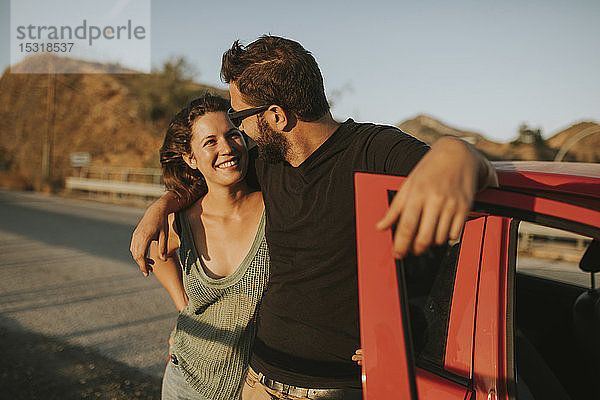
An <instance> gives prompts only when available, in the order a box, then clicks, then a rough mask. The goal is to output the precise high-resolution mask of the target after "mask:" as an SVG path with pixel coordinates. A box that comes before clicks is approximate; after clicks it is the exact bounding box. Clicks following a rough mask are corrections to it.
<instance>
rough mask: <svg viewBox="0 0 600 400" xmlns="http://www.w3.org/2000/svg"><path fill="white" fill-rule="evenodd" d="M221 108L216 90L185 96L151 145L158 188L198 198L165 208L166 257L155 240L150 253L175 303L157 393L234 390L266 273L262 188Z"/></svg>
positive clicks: (210, 395) (211, 394) (225, 398)
mask: <svg viewBox="0 0 600 400" xmlns="http://www.w3.org/2000/svg"><path fill="white" fill-rule="evenodd" d="M228 108H229V102H228V101H227V100H225V99H223V98H221V97H217V96H211V95H205V96H203V97H201V98H199V99H196V100H194V101H192V102H191V103H190V105H189V106H188V107H186V108H185V109H183V110H182V111H180V112H179V113H178V114H177V115H176V116H175V118H174V119H173V120H172V121H171V123H170V124H169V128H168V130H167V133H166V136H165V140H164V144H163V146H162V148H161V150H160V159H161V164H162V168H163V176H164V181H165V185H166V186H167V188H168V189H169V190H172V191H175V192H176V193H177V194H178V195H179V196H180V198H181V199H182V200H184V202H185V203H187V204H190V203H191V202H192V201H193V200H194V199H198V200H197V201H195V202H194V203H191V205H190V206H189V207H188V208H187V209H185V210H183V211H181V212H178V213H176V214H175V215H171V216H170V220H169V225H170V229H169V238H168V246H169V248H168V249H167V254H168V257H167V260H166V261H161V260H160V259H159V257H158V249H157V246H156V243H155V244H154V245H153V247H152V248H151V252H150V256H151V258H152V259H153V260H154V262H155V263H154V265H153V268H152V269H153V272H154V274H155V275H156V277H157V278H158V279H159V281H160V282H161V284H162V285H163V286H164V287H165V288H166V289H167V291H168V292H169V294H170V295H171V297H172V299H173V301H174V303H175V305H176V307H177V309H178V310H179V311H180V314H179V317H178V319H177V325H176V328H175V330H174V331H173V333H172V335H171V339H172V340H171V342H172V345H171V349H170V351H171V359H170V361H169V363H168V365H167V368H166V370H165V375H164V378H163V389H162V398H163V399H210V400H229V399H235V398H238V397H239V392H240V389H241V386H242V379H243V376H244V373H245V369H246V367H247V364H248V360H249V357H250V352H251V345H252V342H253V340H254V333H255V324H254V322H255V321H254V316H255V311H256V307H257V304H258V302H259V300H260V298H261V297H262V293H263V290H264V288H265V286H266V283H267V279H268V268H269V256H268V249H267V245H266V241H265V238H264V222H265V221H264V218H265V217H264V204H263V199H262V194H261V192H260V191H258V190H256V189H254V188H251V187H250V186H249V185H248V183H247V181H246V179H245V177H246V172H247V170H248V151H247V148H246V144H245V142H244V138H243V136H242V134H241V133H240V131H239V130H237V129H236V128H235V127H234V126H233V124H232V123H231V122H230V121H229V119H228V118H227V115H226V111H227V110H228ZM177 249H179V252H178V253H179V255H178V254H177V253H176V250H177ZM179 259H180V260H181V264H180V262H179Z"/></svg>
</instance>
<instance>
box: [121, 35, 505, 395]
mask: <svg viewBox="0 0 600 400" xmlns="http://www.w3.org/2000/svg"><path fill="white" fill-rule="evenodd" d="M221 75H222V77H223V79H224V80H225V81H226V82H227V83H229V93H230V96H231V105H232V112H231V113H230V118H231V119H232V121H233V122H234V123H235V124H238V125H239V126H240V128H241V129H242V130H243V131H244V132H246V133H247V134H248V135H249V136H250V137H251V138H252V139H254V140H255V141H256V143H257V145H258V153H259V159H257V161H256V166H255V167H256V173H257V177H258V180H259V183H260V185H261V188H262V191H263V196H264V199H265V207H266V210H267V233H266V235H267V242H268V245H269V248H270V253H271V276H270V283H269V287H268V289H267V291H266V292H265V295H264V297H263V300H262V304H261V307H260V310H259V315H258V333H257V338H256V341H255V347H254V355H253V357H252V360H251V363H250V366H251V368H250V370H249V373H248V378H247V380H246V386H245V387H244V389H243V394H242V395H243V398H244V399H263V398H264V399H270V398H272V397H271V395H275V396H280V395H281V393H284V396H291V397H290V398H298V397H299V398H323V399H325V398H331V399H334V398H336V399H337V398H340V399H351V398H352V399H353V398H361V391H360V384H361V383H360V369H359V368H358V367H357V366H356V365H355V364H354V363H353V362H352V360H351V357H352V354H353V353H354V351H355V350H356V349H358V348H359V347H360V340H359V321H358V293H357V273H356V270H357V268H356V243H355V241H356V231H355V218H354V194H353V190H354V189H353V172H355V171H357V170H368V171H373V172H381V173H389V174H401V175H409V178H408V179H407V181H406V183H405V184H404V185H403V186H402V187H401V188H400V189H399V191H398V194H397V195H396V197H395V198H394V200H393V202H392V204H391V206H390V209H389V211H388V213H387V214H386V215H385V216H384V217H383V219H382V220H381V221H380V223H379V225H378V228H379V229H388V228H390V227H391V226H392V225H393V224H397V229H396V236H395V238H394V255H395V256H396V257H397V258H402V257H404V255H406V254H407V252H409V251H412V252H413V253H415V254H420V253H422V252H423V251H424V250H425V249H426V248H427V247H429V246H430V245H432V244H443V243H445V242H446V241H447V240H448V239H449V238H457V237H458V236H459V235H460V232H461V230H462V226H463V224H464V221H465V218H466V215H467V213H468V211H469V208H470V206H471V202H472V200H473V197H474V194H475V192H476V190H477V189H481V188H484V187H486V186H487V185H489V184H495V183H496V177H495V173H494V170H493V168H492V167H491V164H490V163H489V162H488V161H487V160H486V159H485V158H484V157H482V156H481V155H479V153H477V152H476V151H474V150H473V149H472V148H471V147H470V146H468V145H467V144H466V143H464V142H462V141H461V140H459V139H455V138H442V139H440V140H439V141H438V142H437V143H436V144H435V145H434V146H433V148H432V149H431V150H429V148H428V147H427V146H426V145H425V144H423V143H422V142H420V141H418V140H416V139H414V138H413V137H411V136H409V135H406V134H404V133H403V132H401V131H399V130H398V129H396V128H393V127H386V126H378V125H373V124H358V123H355V122H354V121H352V120H347V121H346V122H344V123H339V122H336V121H335V120H334V119H333V118H332V116H331V113H330V111H329V106H328V103H327V99H326V97H325V92H324V87H323V79H322V76H321V72H320V70H319V68H318V65H317V63H316V61H315V60H314V58H313V57H312V55H311V54H310V53H309V52H308V51H307V50H305V49H304V48H303V47H302V46H301V45H300V44H299V43H297V42H294V41H292V40H288V39H284V38H280V37H275V36H262V37H261V38H259V39H258V40H256V41H255V42H253V43H251V44H249V45H248V46H241V45H240V44H239V43H238V42H237V41H236V42H235V43H234V44H233V46H232V47H231V49H229V50H228V51H227V52H225V54H224V55H223V63H222V68H221ZM233 110H235V111H233ZM179 207H181V205H179V204H178V203H177V199H176V198H175V197H174V196H173V195H171V194H168V195H165V197H163V199H160V200H159V201H157V202H156V203H155V204H154V205H153V206H151V208H149V210H148V211H147V212H146V215H145V216H144V219H143V220H142V222H141V223H140V225H139V226H138V228H136V231H135V232H134V235H133V238H132V244H131V251H132V254H133V256H134V258H135V260H136V262H138V264H139V265H140V267H141V268H142V271H144V272H145V269H146V261H145V253H146V248H147V245H148V242H149V241H150V240H151V239H153V238H155V237H156V235H157V234H158V235H159V247H160V248H162V247H163V246H164V242H165V239H164V234H163V233H162V232H161V231H160V229H158V230H157V229H156V226H157V225H158V224H159V221H164V220H165V217H164V215H165V214H168V213H169V212H173V211H174V210H175V209H177V208H179ZM161 223H162V224H164V222H161ZM373 273H377V271H373ZM292 396H293V397H292ZM283 398H286V397H283Z"/></svg>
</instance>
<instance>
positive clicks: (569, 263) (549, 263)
mask: <svg viewBox="0 0 600 400" xmlns="http://www.w3.org/2000/svg"><path fill="white" fill-rule="evenodd" d="M590 241H591V239H590V238H589V237H586V236H583V235H579V234H577V233H573V232H568V231H564V230H560V229H556V228H551V227H548V226H543V225H539V224H534V223H531V222H524V221H523V222H521V223H520V224H519V236H518V242H517V273H522V274H527V275H531V276H537V277H540V278H547V279H551V280H554V281H558V282H563V283H569V284H572V285H577V286H582V287H589V285H590V274H589V273H586V272H583V271H582V270H581V269H579V260H581V257H582V256H583V253H584V252H585V250H586V249H587V246H588V245H589V243H590Z"/></svg>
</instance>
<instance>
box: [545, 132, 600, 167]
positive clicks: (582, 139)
mask: <svg viewBox="0 0 600 400" xmlns="http://www.w3.org/2000/svg"><path fill="white" fill-rule="evenodd" d="M576 139H579V140H577V141H575V140H576ZM574 141H575V142H574ZM546 142H547V143H548V145H549V146H550V147H552V148H553V149H556V150H559V149H560V148H561V146H563V145H566V146H567V147H568V149H569V151H568V152H567V154H566V157H565V160H572V159H576V160H578V161H583V162H595V163H597V162H600V124H598V123H596V122H579V123H577V124H574V125H572V126H570V127H568V128H567V129H565V130H563V131H560V132H558V133H557V134H555V135H554V136H552V137H551V138H549V139H548V140H547V141H546ZM571 143H572V145H571ZM569 145H571V146H569Z"/></svg>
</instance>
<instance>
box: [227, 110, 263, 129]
mask: <svg viewBox="0 0 600 400" xmlns="http://www.w3.org/2000/svg"><path fill="white" fill-rule="evenodd" d="M269 107H270V106H260V107H252V108H247V109H245V110H241V111H235V110H234V109H233V108H230V109H229V110H227V116H228V117H229V119H230V120H231V123H232V124H233V125H235V127H236V128H238V127H239V126H240V125H241V124H242V121H243V120H244V119H245V118H248V117H251V116H252V115H256V114H258V113H260V112H263V111H265V110H267V109H268V108H269Z"/></svg>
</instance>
